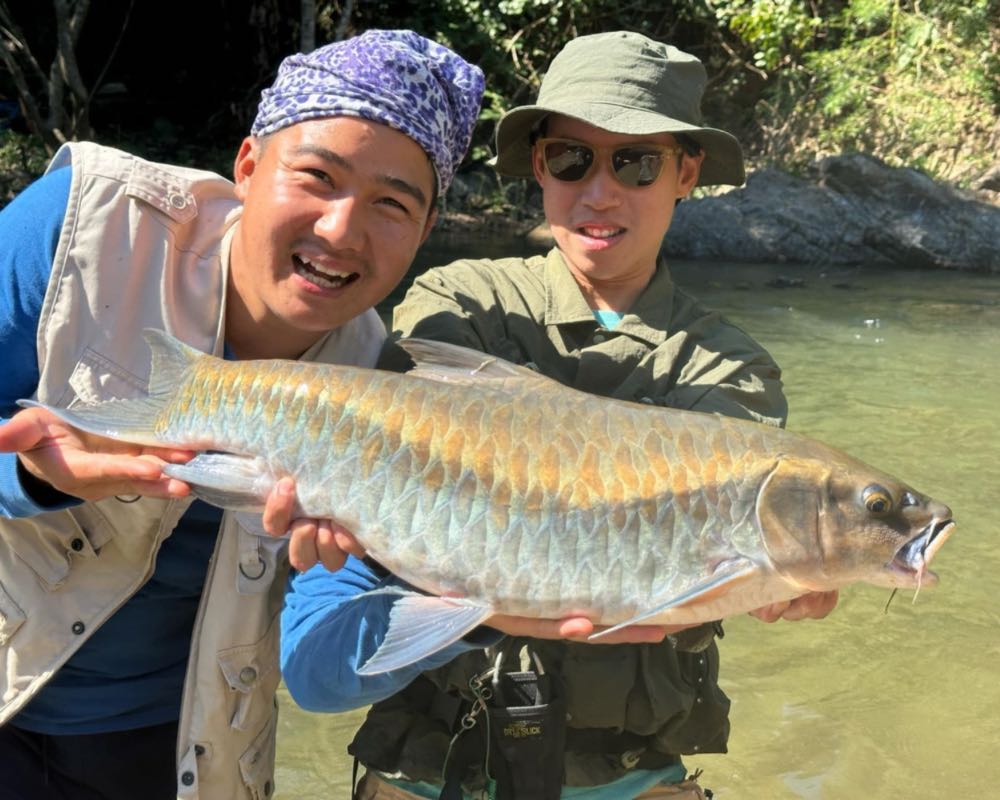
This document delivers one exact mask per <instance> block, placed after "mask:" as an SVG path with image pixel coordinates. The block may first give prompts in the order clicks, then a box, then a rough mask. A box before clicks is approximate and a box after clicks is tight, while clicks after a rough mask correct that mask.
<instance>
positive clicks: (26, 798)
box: [0, 31, 483, 800]
mask: <svg viewBox="0 0 1000 800" xmlns="http://www.w3.org/2000/svg"><path fill="white" fill-rule="evenodd" d="M482 91H483V76H482V72H481V71H480V70H479V69H478V68H476V67H473V66H471V65H469V64H467V63H466V62H465V61H464V60H463V59H461V58H460V57H459V56H457V55H456V54H455V53H453V52H452V51H451V50H449V49H447V48H445V47H442V46H440V45H438V44H436V43H434V42H431V41H428V40H427V39H424V38H423V37H421V36H418V35H417V34H415V33H413V32H411V31H369V32H367V33H365V34H363V35H361V36H358V37H356V38H353V39H349V40H347V41H344V42H339V43H336V44H332V45H328V46H326V47H321V48H319V49H318V50H315V51H313V52H311V53H308V54H299V55H295V56H291V57H289V58H288V59H286V60H285V61H284V62H283V63H282V65H281V68H280V70H279V72H278V76H277V79H276V81H275V82H274V85H273V86H271V87H270V88H269V89H267V90H266V91H265V92H264V93H263V96H262V98H261V102H260V106H259V110H258V114H257V118H256V120H255V121H254V125H253V128H252V135H251V136H248V137H247V138H246V139H244V141H243V142H242V144H241V146H240V148H239V152H238V154H237V155H236V159H235V166H234V175H235V184H234V183H232V182H230V181H228V180H226V179H224V178H222V177H221V176H219V175H215V174H212V173H209V172H202V171H197V170H193V169H187V168H180V167H175V166H171V165H166V164H153V163H150V162H147V161H144V160H142V159H139V158H135V157H132V156H129V155H127V154H125V153H122V152H119V151H117V150H113V149H111V148H107V147H102V146H99V145H96V144H92V143H73V144H69V145H67V146H65V147H64V148H63V149H62V150H60V151H59V153H57V155H56V156H55V158H54V160H53V162H52V164H51V165H50V167H49V170H48V173H47V174H46V175H45V176H43V177H42V178H41V179H39V180H38V181H37V182H36V183H35V184H33V185H32V186H31V187H29V188H28V189H27V190H26V191H25V192H24V193H23V194H22V195H20V196H19V197H18V198H17V199H15V200H14V201H13V202H12V203H11V204H10V205H9V206H7V207H6V208H5V209H4V210H3V212H2V213H0V351H2V352H3V353H4V373H3V376H2V377H0V414H2V415H3V422H4V424H3V425H2V426H0V451H2V453H3V455H2V456H0V687H2V692H0V694H2V707H0V722H2V723H3V726H2V727H0V783H2V786H3V788H2V794H3V797H4V798H6V799H7V800H43V798H44V800H134V799H135V798H148V799H149V800H165V799H166V798H174V797H183V798H201V800H240V799H242V798H246V800H251V798H253V799H254V800H262V798H267V797H270V796H271V795H272V794H273V792H274V778H273V776H274V747H275V741H274V739H275V722H276V705H275V689H276V687H277V684H278V680H279V671H278V664H277V649H278V630H277V621H278V620H277V617H278V612H279V610H280V606H281V602H282V594H283V589H284V580H285V575H286V574H287V567H288V560H289V558H290V559H291V561H292V563H293V564H294V565H295V566H297V567H300V568H305V567H307V566H310V565H311V564H312V563H315V562H316V561H317V559H322V560H323V561H324V562H325V563H326V564H329V565H330V566H331V567H336V566H339V564H340V563H341V562H342V561H343V558H344V554H343V553H342V552H341V551H340V550H339V547H338V541H340V540H338V539H337V538H336V537H335V536H334V532H333V531H331V530H330V529H328V528H326V529H324V530H323V532H322V533H321V534H320V535H319V536H318V537H317V536H315V535H311V536H297V537H296V536H293V539H292V541H291V544H290V546H289V553H288V555H287V556H286V553H285V549H286V543H285V542H284V541H283V540H281V539H277V538H270V537H267V536H266V535H263V534H262V531H260V530H259V526H257V525H255V524H252V522H251V523H248V522H247V520H246V519H245V518H243V517H238V516H237V515H233V514H230V513H226V514H223V513H221V512H220V511H218V510H217V509H212V508H211V507H209V506H207V505H205V504H203V503H195V504H192V503H191V498H190V497H188V496H187V495H188V487H187V486H186V485H184V484H183V483H180V482H178V481H174V480H170V479H167V478H164V477H163V476H162V474H161V467H162V465H163V461H164V459H168V460H175V459H177V460H184V459H187V458H189V457H190V455H191V454H190V453H174V452H171V451H163V450H148V451H145V452H143V451H139V450H135V449H123V448H122V447H121V446H118V445H116V444H115V443H114V442H109V441H106V440H101V439H100V438H98V437H87V436H81V435H79V434H77V433H76V432H74V431H73V430H72V429H70V428H67V427H66V426H64V425H62V424H61V423H59V422H58V421H57V420H56V419H55V418H54V417H52V416H51V415H50V414H47V413H46V412H43V411H41V410H39V409H29V410H25V411H20V412H18V413H14V412H15V411H16V410H17V407H16V405H15V403H16V401H17V400H18V398H24V397H32V396H34V397H35V398H36V399H38V400H39V401H42V402H45V403H49V404H56V405H66V404H68V403H70V402H75V401H78V400H82V401H86V402H94V401H100V400H105V399H108V398H111V397H135V396H137V395H139V394H141V393H143V392H144V390H145V387H146V382H147V379H148V374H149V350H148V349H147V347H146V345H145V344H144V343H143V340H142V337H141V332H142V330H143V329H144V328H162V329H166V330H168V331H170V332H171V333H172V334H173V335H174V336H176V337H179V338H180V339H182V340H183V341H185V342H187V343H188V344H190V345H193V346H194V347H196V348H198V349H200V350H204V351H208V352H214V353H215V354H218V355H223V354H224V355H225V356H226V357H227V358H231V359H249V358H279V357H280V358H301V359H304V360H315V361H325V362H335V363H348V364H362V365H367V366H371V365H372V364H373V363H374V361H375V358H376V356H377V354H378V352H379V349H380V347H381V344H382V342H383V340H384V338H385V329H384V327H383V326H382V323H381V321H380V320H379V318H378V316H377V314H376V313H375V311H374V310H373V308H372V307H373V306H374V305H375V304H376V303H377V302H379V301H380V300H381V299H383V298H384V297H385V296H386V295H387V294H388V293H389V292H390V291H391V290H392V288H393V287H394V286H395V285H396V283H397V282H398V281H399V280H400V279H401V278H402V276H403V274H404V273H405V271H406V270H407V268H408V267H409V265H410V262H411V260H412V258H413V256H414V253H415V252H416V250H417V248H418V246H419V245H420V244H421V243H422V242H423V241H424V240H425V238H426V237H427V234H428V232H429V231H430V228H431V226H432V224H433V222H434V219H435V211H434V198H435V197H436V196H437V195H438V194H439V193H441V192H444V191H445V190H446V189H447V188H448V184H449V183H450V181H451V178H452V176H453V175H454V172H455V168H456V167H457V166H458V163H459V162H460V161H461V159H462V157H463V154H464V153H465V150H466V147H467V145H468V143H469V140H470V138H471V135H472V128H473V125H474V124H475V120H476V118H477V115H478V110H479V104H480V99H481V95H482ZM8 417H9V419H8ZM14 451H17V452H16V453H15V452H14ZM287 489H288V487H287V486H283V487H281V490H275V493H274V495H273V496H272V498H271V505H270V506H269V511H268V512H267V513H266V514H265V517H268V518H270V519H272V522H273V518H274V517H275V515H276V514H277V513H278V512H276V511H275V510H274V509H275V508H277V509H285V508H286V505H287V498H288V496H289V495H288V492H287ZM248 525H249V526H248ZM268 527H269V528H270V529H271V532H272V533H284V531H285V529H284V527H281V526H278V527H277V528H275V526H274V525H273V524H269V526H268Z"/></svg>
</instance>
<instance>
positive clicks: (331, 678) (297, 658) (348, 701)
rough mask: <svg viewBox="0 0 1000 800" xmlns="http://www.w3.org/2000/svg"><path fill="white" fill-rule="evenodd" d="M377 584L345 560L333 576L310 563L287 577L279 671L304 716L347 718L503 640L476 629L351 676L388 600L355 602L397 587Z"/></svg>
mask: <svg viewBox="0 0 1000 800" xmlns="http://www.w3.org/2000/svg"><path fill="white" fill-rule="evenodd" d="M399 584H400V582H399V581H398V580H397V579H395V578H393V577H391V576H390V577H389V578H387V579H385V580H383V581H379V579H378V577H377V576H376V575H375V573H374V572H372V570H371V569H370V568H369V567H368V565H367V564H365V563H364V562H363V561H360V560H358V559H356V558H354V557H353V556H350V557H348V559H347V563H346V564H344V566H343V568H342V569H340V570H338V571H337V572H330V571H328V570H327V569H326V568H325V567H324V566H323V565H322V564H317V565H316V566H315V567H313V568H312V569H310V570H308V571H307V572H301V573H293V574H292V575H291V577H290V578H289V591H288V593H287V594H286V595H285V607H284V609H283V610H282V612H281V671H282V677H283V678H284V680H285V685H286V686H287V687H288V691H289V693H290V694H291V695H292V698H293V699H294V700H295V702H296V703H298V704H299V705H300V706H302V707H303V708H305V709H306V710H308V711H347V710H348V709H351V708H358V707H361V706H366V705H369V704H371V703H374V702H377V701H378V700H383V699H385V698H386V697H389V696H391V695H393V694H395V693H396V692H398V691H399V690H401V689H403V688H404V687H406V685H407V684H409V683H410V682H411V681H412V680H413V679H414V678H416V677H417V676H418V675H419V674H420V673H421V672H423V671H425V670H428V669H435V668H436V667H440V666H443V665H445V664H447V663H448V662H449V661H451V660H452V659H453V658H455V657H456V656H459V655H461V654H462V653H466V652H469V651H470V650H478V649H482V648H483V647H487V646H489V645H491V644H495V643H496V642H498V641H500V639H502V638H503V634H501V633H499V632H498V631H493V630H492V629H490V628H479V629H477V630H476V631H473V633H472V634H470V635H469V636H466V637H465V638H464V639H462V640H460V641H458V642H455V644H453V645H450V646H449V647H446V648H445V649H444V650H441V651H439V652H437V653H435V654H434V655H432V656H429V657H428V658H425V659H423V660H422V661H418V662H416V663H414V664H410V665H409V666H407V667H404V668H402V669H399V670H396V671H394V672H388V673H384V674H381V675H358V672H357V668H358V665H359V664H364V663H365V661H367V660H368V659H369V658H370V657H371V655H372V654H373V653H374V652H375V650H376V649H378V646H379V644H381V642H382V639H383V638H385V632H386V628H387V627H388V623H389V610H390V608H391V607H392V604H393V602H395V600H396V598H395V597H393V596H392V595H383V594H379V595H374V596H372V597H362V596H361V595H363V594H364V593H365V592H367V591H369V590H370V589H375V588H379V587H381V586H386V585H399Z"/></svg>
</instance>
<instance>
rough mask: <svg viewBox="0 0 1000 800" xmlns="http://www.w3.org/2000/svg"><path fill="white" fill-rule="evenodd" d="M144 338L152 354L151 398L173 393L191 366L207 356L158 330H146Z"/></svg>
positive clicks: (150, 371) (143, 334)
mask: <svg viewBox="0 0 1000 800" xmlns="http://www.w3.org/2000/svg"><path fill="white" fill-rule="evenodd" d="M142 337H143V338H144V339H145V340H146V344H147V345H149V350H150V353H151V354H152V358H151V363H150V369H149V392H148V394H149V395H150V396H151V397H156V396H158V395H162V394H169V393H171V392H173V391H174V390H175V389H176V388H177V387H178V386H180V384H181V383H182V381H183V379H184V374H185V373H186V372H187V370H188V368H189V367H190V366H191V364H193V363H194V362H195V361H197V360H198V359H199V358H202V357H203V356H204V355H205V353H203V352H201V351H200V350H196V349H195V348H193V347H191V346H190V345H187V344H184V342H182V341H181V340H180V339H176V338H174V337H173V336H171V335H170V334H169V333H166V332H165V331H161V330H158V329H156V328H146V329H145V330H144V331H143V332H142Z"/></svg>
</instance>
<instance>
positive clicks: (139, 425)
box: [17, 329, 204, 446]
mask: <svg viewBox="0 0 1000 800" xmlns="http://www.w3.org/2000/svg"><path fill="white" fill-rule="evenodd" d="M143 336H144V337H145V339H146V342H147V343H148V344H149V348H150V350H151V351H152V362H151V370H150V377H149V392H148V394H147V396H146V397H140V398H134V399H128V400H107V401H105V402H103V403H92V404H89V405H86V404H80V405H76V406H73V407H72V408H58V407H56V406H50V405H47V404H45V403H39V402H36V401H34V400H18V401H17V404H18V405H19V406H21V407H22V408H44V409H45V410H46V411H49V412H51V413H52V414H55V415H56V416H57V417H59V418H60V419H61V420H62V421H63V422H66V423H67V424H69V425H72V426H73V427H74V428H78V429H79V430H81V431H84V432H86V433H93V434H97V435H98V436H106V437H107V438H109V439H119V440H122V441H128V442H134V443H135V444H142V445H151V446H163V445H165V444H166V445H169V444H171V443H170V442H164V441H163V440H162V439H160V438H158V437H157V436H156V432H155V425H156V418H157V416H158V415H159V413H160V412H161V411H162V410H163V408H164V407H165V406H166V405H167V403H168V401H169V399H170V396H171V394H172V393H173V392H174V391H175V390H176V388H177V387H178V386H179V385H180V384H181V382H182V381H183V378H184V375H185V373H186V372H187V370H188V368H189V367H190V366H191V364H192V363H193V362H194V361H195V360H196V359H197V358H199V357H202V356H203V355H204V353H201V352H200V351H198V350H195V349H194V348H193V347H189V346H188V345H186V344H184V343H183V342H180V341H179V340H177V339H175V338H174V337H172V336H170V335H169V334H167V333H164V332H163V331H159V330H153V329H147V330H145V331H144V332H143ZM175 444H176V443H175Z"/></svg>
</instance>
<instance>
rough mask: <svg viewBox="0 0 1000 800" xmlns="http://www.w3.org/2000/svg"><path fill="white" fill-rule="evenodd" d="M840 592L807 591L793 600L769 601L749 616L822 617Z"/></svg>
mask: <svg viewBox="0 0 1000 800" xmlns="http://www.w3.org/2000/svg"><path fill="white" fill-rule="evenodd" d="M839 596H840V593H839V592H837V591H836V590H833V591H830V592H809V594H804V595H802V596H801V597H796V598H794V599H793V600H783V601H781V602H780V603H771V604H769V605H766V606H764V607H763V608H757V609H754V610H753V611H751V612H749V613H750V616H751V617H756V618H757V619H759V620H761V621H763V622H777V621H778V620H779V619H786V620H790V621H796V620H800V619H823V617H825V616H827V615H828V614H829V613H830V612H831V611H833V609H834V607H835V606H836V605H837V600H838V598H839Z"/></svg>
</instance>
